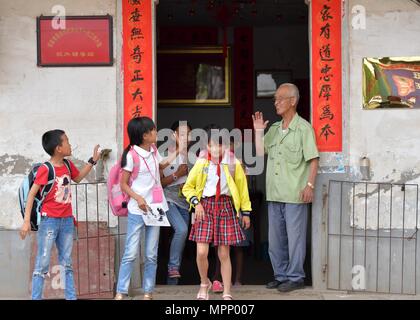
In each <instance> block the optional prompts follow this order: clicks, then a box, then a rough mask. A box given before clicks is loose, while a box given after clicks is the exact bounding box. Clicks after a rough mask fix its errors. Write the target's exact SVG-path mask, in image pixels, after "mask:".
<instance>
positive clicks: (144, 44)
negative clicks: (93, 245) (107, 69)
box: [122, 0, 154, 146]
mask: <svg viewBox="0 0 420 320" xmlns="http://www.w3.org/2000/svg"><path fill="white" fill-rule="evenodd" d="M153 6H154V4H153V1H152V0H123V6H122V11H123V57H122V62H123V65H124V67H123V68H124V146H126V145H127V144H128V143H129V140H128V136H127V129H126V128H127V123H128V121H130V120H131V119H132V118H134V117H139V116H147V117H150V118H152V119H153V95H154V92H153V83H154V80H153V79H154V77H153V51H154V49H153V38H152V37H153V19H152V14H153V12H152V10H153Z"/></svg>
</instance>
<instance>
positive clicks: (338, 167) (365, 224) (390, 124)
mask: <svg viewBox="0 0 420 320" xmlns="http://www.w3.org/2000/svg"><path fill="white" fill-rule="evenodd" d="M356 5H361V6H363V7H364V8H365V10H366V29H353V28H352V19H353V14H352V8H353V7H354V6H356ZM344 9H345V15H344V18H343V19H344V20H343V40H342V41H343V42H342V52H343V152H341V153H323V154H322V155H321V170H320V171H321V175H320V176H319V178H318V182H317V196H316V200H315V203H314V206H313V216H314V218H313V237H312V240H313V242H312V248H313V252H314V253H316V252H317V253H320V254H319V255H317V256H313V279H314V287H315V288H326V287H328V288H335V289H348V290H352V289H354V288H352V286H351V280H352V268H353V267H354V266H356V265H361V266H364V267H365V270H366V289H367V290H370V291H376V290H379V291H384V292H388V291H390V292H396V293H414V292H415V286H414V284H415V283H417V287H418V285H419V283H420V279H419V278H418V277H417V278H416V273H415V268H416V264H415V259H416V256H418V255H419V254H418V252H415V250H414V247H415V244H416V242H418V239H416V238H414V239H415V240H414V241H412V240H411V241H410V239H405V240H402V239H400V238H399V237H403V236H404V237H410V236H411V235H412V234H413V229H414V228H415V227H416V214H417V206H418V199H417V197H416V196H417V190H416V186H406V187H405V191H404V189H403V190H402V189H401V186H399V187H398V186H394V187H393V188H392V191H393V192H392V205H391V186H390V185H382V186H381V187H380V189H379V188H378V186H377V185H373V184H372V185H367V186H366V185H365V184H356V185H354V189H353V186H352V185H351V184H350V185H345V186H344V187H341V188H342V189H340V184H339V183H338V184H333V185H332V189H331V190H330V193H329V194H328V193H327V192H326V193H325V194H323V191H324V192H325V191H327V190H328V189H323V188H322V185H324V188H328V185H329V180H331V179H335V180H349V181H360V180H361V178H362V176H361V173H360V170H359V159H360V157H363V156H367V157H368V158H369V159H370V162H371V172H370V173H371V181H370V182H393V183H412V184H418V183H419V177H420V169H419V168H420V167H419V161H420V154H419V152H418V147H417V140H418V139H417V136H418V135H419V133H420V127H419V126H418V125H417V123H418V122H419V120H420V114H418V113H417V111H418V110H408V109H397V110H363V109H362V98H363V97H362V59H363V58H364V57H387V56H418V55H419V52H420V43H419V42H418V41H417V39H418V36H419V34H420V24H419V23H418V21H419V18H420V7H419V6H417V5H416V4H414V3H413V2H411V1H403V0H401V1H395V0H381V1H370V0H348V1H344ZM353 195H354V202H353ZM323 196H324V197H323ZM340 196H342V197H343V198H342V202H341V200H340ZM322 200H324V201H322ZM328 204H329V205H330V206H329V207H328ZM391 212H392V218H391ZM403 227H404V229H405V232H402V230H401V229H402V228H403ZM408 229H411V230H408ZM328 234H337V235H328ZM339 234H342V235H344V236H343V237H341V236H338V235H339ZM391 234H392V236H393V237H396V238H395V239H392V241H389V240H388V237H390V236H391ZM352 235H355V237H353V236H352ZM366 236H368V237H371V238H366ZM378 236H380V237H382V238H380V239H379V238H378V240H376V239H377V237H378ZM383 237H385V238H386V239H385V240H384V239H383ZM389 239H390V238H389ZM324 265H325V267H326V271H327V272H326V273H325V274H324V273H323V270H324ZM403 274H404V276H403ZM378 281H379V282H378Z"/></svg>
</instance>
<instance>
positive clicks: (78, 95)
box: [0, 0, 120, 229]
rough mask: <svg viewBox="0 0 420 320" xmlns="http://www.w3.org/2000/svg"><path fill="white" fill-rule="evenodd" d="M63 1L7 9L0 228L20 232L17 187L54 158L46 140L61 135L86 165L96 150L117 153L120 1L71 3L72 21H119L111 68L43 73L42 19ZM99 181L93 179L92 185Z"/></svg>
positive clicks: (1, 28)
mask: <svg viewBox="0 0 420 320" xmlns="http://www.w3.org/2000/svg"><path fill="white" fill-rule="evenodd" d="M56 4H57V2H56V1H52V0H51V1H32V2H31V1H24V0H17V1H13V2H12V1H1V2H0V196H1V202H2V205H1V208H0V226H2V227H4V228H8V229H16V228H19V227H20V225H21V223H22V219H21V218H20V217H19V215H18V202H17V192H16V190H17V188H18V186H19V184H20V182H21V180H22V178H23V177H24V175H25V174H26V173H27V172H28V170H29V168H30V167H31V165H32V164H33V163H34V162H41V161H45V160H46V159H48V155H47V154H46V153H45V152H44V150H43V149H42V145H41V136H42V134H43V133H44V132H45V131H47V130H50V129H55V128H61V129H63V130H65V131H66V133H67V135H68V136H69V139H70V143H71V145H72V148H73V160H74V161H75V163H76V165H78V166H81V165H82V164H83V163H84V162H85V161H86V160H87V159H88V158H89V157H90V156H91V154H92V150H93V147H94V145H95V144H97V143H99V144H100V145H101V146H102V147H103V148H111V149H112V150H113V152H112V153H111V159H110V161H109V163H113V162H114V161H115V158H116V150H117V128H116V122H117V118H118V117H120V115H119V114H117V110H118V108H117V88H116V84H117V77H118V75H117V67H116V66H117V63H119V61H118V56H117V54H116V53H117V52H118V51H119V49H118V48H117V47H116V45H115V43H117V40H116V38H117V36H119V34H117V32H116V26H117V23H118V21H117V20H118V19H119V18H118V16H117V2H116V1H115V0H92V1H82V0H71V1H70V0H64V1H61V2H60V5H63V6H64V7H65V9H66V14H67V15H104V14H110V15H112V16H113V17H114V57H115V58H114V61H115V64H114V66H112V67H83V68H82V67H77V68H39V67H37V65H36V59H37V51H36V50H37V43H36V17H37V16H39V15H41V14H43V15H53V14H52V13H51V9H52V7H53V6H54V5H56ZM92 179H93V175H91V176H90V180H92Z"/></svg>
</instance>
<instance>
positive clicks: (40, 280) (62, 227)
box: [32, 217, 76, 300]
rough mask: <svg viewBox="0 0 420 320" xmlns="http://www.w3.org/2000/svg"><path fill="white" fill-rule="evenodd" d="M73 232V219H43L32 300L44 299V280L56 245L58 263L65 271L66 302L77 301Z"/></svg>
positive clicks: (39, 233)
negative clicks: (73, 264) (73, 259)
mask: <svg viewBox="0 0 420 320" xmlns="http://www.w3.org/2000/svg"><path fill="white" fill-rule="evenodd" d="M73 232H74V223H73V217H68V218H49V217H42V218H41V223H40V225H39V229H38V233H37V239H38V251H37V255H36V260H35V269H34V272H33V275H32V300H41V299H42V291H43V289H44V280H45V276H46V275H47V274H48V273H49V268H50V258H51V249H52V247H53V244H54V243H55V245H56V246H57V250H58V261H59V262H60V264H61V265H62V266H63V267H64V270H65V279H66V280H65V289H64V295H65V298H66V300H76V290H75V288H74V278H73V266H72V260H71V253H72V248H73Z"/></svg>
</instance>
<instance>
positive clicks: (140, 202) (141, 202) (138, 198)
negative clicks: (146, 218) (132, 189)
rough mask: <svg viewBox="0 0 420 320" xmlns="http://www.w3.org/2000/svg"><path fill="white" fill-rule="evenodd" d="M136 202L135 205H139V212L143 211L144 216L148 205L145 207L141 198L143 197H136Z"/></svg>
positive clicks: (144, 202)
mask: <svg viewBox="0 0 420 320" xmlns="http://www.w3.org/2000/svg"><path fill="white" fill-rule="evenodd" d="M136 201H137V204H138V205H139V208H140V209H141V210H143V211H144V212H146V214H147V207H148V205H147V202H146V200H144V198H143V197H141V196H138V197H137V198H136Z"/></svg>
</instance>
